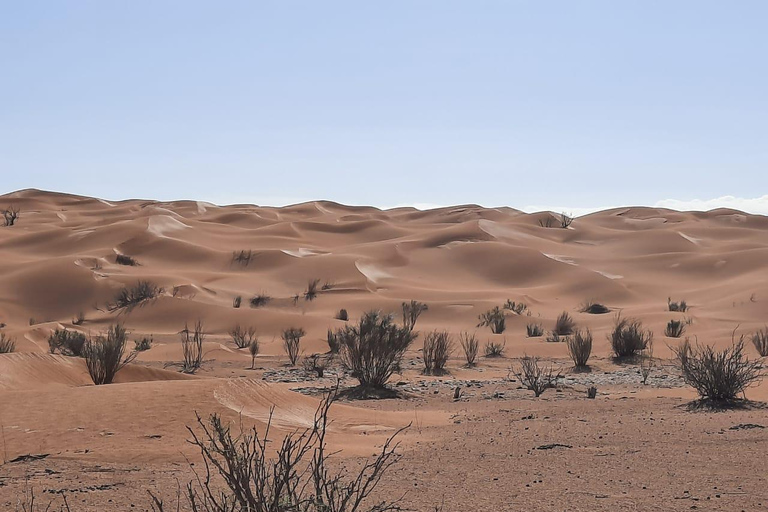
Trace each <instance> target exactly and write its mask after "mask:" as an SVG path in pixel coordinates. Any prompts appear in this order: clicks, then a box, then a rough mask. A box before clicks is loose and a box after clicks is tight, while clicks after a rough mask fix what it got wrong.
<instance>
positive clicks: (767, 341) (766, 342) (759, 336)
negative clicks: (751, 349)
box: [752, 327, 768, 357]
mask: <svg viewBox="0 0 768 512" xmlns="http://www.w3.org/2000/svg"><path fill="white" fill-rule="evenodd" d="M752 344H753V345H754V346H755V348H756V349H757V353H758V354H760V355H761V356H762V357H766V356H768V327H766V328H765V329H760V330H758V331H757V332H755V333H754V334H753V335H752Z"/></svg>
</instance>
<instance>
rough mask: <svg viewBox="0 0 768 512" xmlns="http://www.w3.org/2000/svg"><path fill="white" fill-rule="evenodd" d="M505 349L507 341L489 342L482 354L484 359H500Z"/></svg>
mask: <svg viewBox="0 0 768 512" xmlns="http://www.w3.org/2000/svg"><path fill="white" fill-rule="evenodd" d="M506 347H507V340H504V341H501V342H498V341H493V340H490V341H487V342H486V343H485V346H484V347H483V352H484V353H485V357H502V356H503V355H504V349H505V348H506Z"/></svg>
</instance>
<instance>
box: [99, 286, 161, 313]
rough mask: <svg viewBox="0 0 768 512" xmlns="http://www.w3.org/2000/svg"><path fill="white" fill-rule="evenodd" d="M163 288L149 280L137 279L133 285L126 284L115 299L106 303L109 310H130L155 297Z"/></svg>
mask: <svg viewBox="0 0 768 512" xmlns="http://www.w3.org/2000/svg"><path fill="white" fill-rule="evenodd" d="M162 292H163V289H162V288H160V287H159V286H157V285H155V284H154V283H151V282H149V281H143V280H142V281H138V282H137V283H136V284H135V285H134V286H130V287H129V286H126V287H125V288H123V289H122V290H120V292H119V293H118V294H117V296H115V301H114V302H112V303H110V304H107V309H108V310H109V311H117V310H118V309H127V310H131V309H133V308H135V307H136V306H138V305H140V304H143V303H144V302H146V301H148V300H152V299H154V298H156V297H157V296H158V295H160V294H161V293H162Z"/></svg>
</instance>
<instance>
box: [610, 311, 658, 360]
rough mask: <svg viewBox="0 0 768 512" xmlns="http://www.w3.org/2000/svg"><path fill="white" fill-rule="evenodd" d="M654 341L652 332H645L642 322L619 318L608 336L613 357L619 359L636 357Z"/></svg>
mask: <svg viewBox="0 0 768 512" xmlns="http://www.w3.org/2000/svg"><path fill="white" fill-rule="evenodd" d="M652 339H653V333H652V332H651V331H644V330H643V324H642V322H640V320H635V319H627V318H620V317H617V319H616V323H615V325H614V326H613V330H612V331H611V332H610V333H609V334H608V341H609V342H610V343H611V349H612V350H613V355H614V356H615V357H617V358H626V357H634V356H635V355H637V353H638V352H640V351H641V350H643V349H644V348H645V347H646V345H647V344H648V342H650V341H651V340H652Z"/></svg>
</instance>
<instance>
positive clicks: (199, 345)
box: [179, 320, 205, 373]
mask: <svg viewBox="0 0 768 512" xmlns="http://www.w3.org/2000/svg"><path fill="white" fill-rule="evenodd" d="M179 335H181V352H182V355H183V357H184V361H183V362H182V364H181V371H182V372H183V373H195V372H196V371H197V370H199V369H200V367H201V366H202V365H203V340H205V333H204V332H203V322H202V321H201V320H198V321H197V322H195V326H194V328H193V329H192V330H191V331H190V330H189V326H188V325H187V324H184V329H183V330H182V331H181V332H180V333H179Z"/></svg>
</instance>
